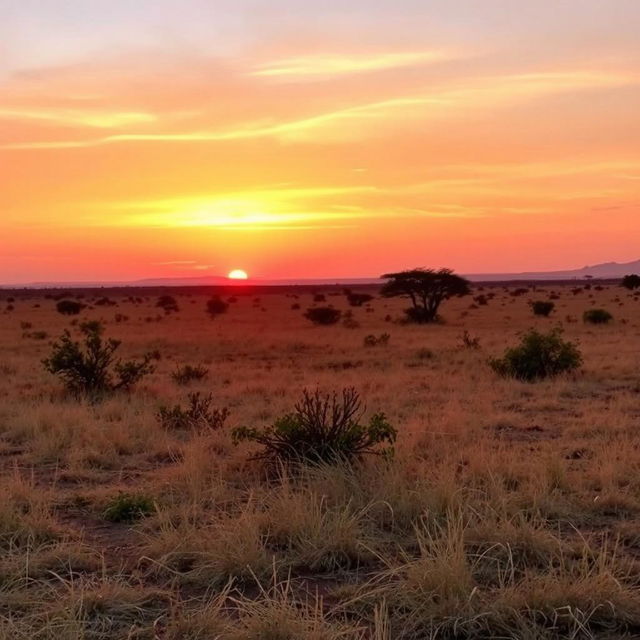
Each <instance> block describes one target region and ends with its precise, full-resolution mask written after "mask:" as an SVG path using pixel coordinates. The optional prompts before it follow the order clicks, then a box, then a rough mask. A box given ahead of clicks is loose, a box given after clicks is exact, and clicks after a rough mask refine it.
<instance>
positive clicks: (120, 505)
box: [104, 493, 155, 522]
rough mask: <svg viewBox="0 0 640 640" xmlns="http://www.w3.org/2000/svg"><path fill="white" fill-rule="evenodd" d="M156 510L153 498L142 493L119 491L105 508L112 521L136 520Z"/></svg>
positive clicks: (105, 512)
mask: <svg viewBox="0 0 640 640" xmlns="http://www.w3.org/2000/svg"><path fill="white" fill-rule="evenodd" d="M154 511H155V506H154V503H153V500H152V499H151V498H149V497H148V496H145V495H142V494H132V493H119V494H118V495H117V496H116V497H115V498H113V500H111V502H110V503H109V504H108V505H107V508H106V509H105V510H104V518H105V520H109V521H110V522H135V521H136V520H139V519H140V518H144V517H145V516H148V515H151V514H152V513H153V512H154Z"/></svg>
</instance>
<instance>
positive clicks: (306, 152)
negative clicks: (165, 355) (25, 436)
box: [0, 0, 640, 283]
mask: <svg viewBox="0 0 640 640" xmlns="http://www.w3.org/2000/svg"><path fill="white" fill-rule="evenodd" d="M0 6H1V8H2V11H1V21H0V283H22V282H31V281H40V280H47V281H51V280H56V281H63V280H74V281H78V280H96V279H98V280H122V279H135V278H144V277H169V276H178V277H188V276H196V275H198V276H201V275H206V274H211V275H218V274H226V273H228V272H229V271H230V270H231V269H233V268H242V269H244V270H246V271H247V272H248V273H249V274H250V275H251V276H254V277H260V278H292V277H334V276H335V277H338V276H342V277H346V276H377V275H379V274H380V273H382V272H384V271H387V270H391V269H398V268H405V267H414V266H434V267H440V266H449V267H452V268H454V269H456V270H458V271H461V272H467V273H468V272H496V271H502V272H503V271H520V270H546V269H556V268H558V269H559V268H570V267H580V266H582V265H584V264H593V263H596V262H604V261H609V260H617V261H620V262H622V261H630V260H635V259H638V258H640V37H639V36H638V33H639V31H640V1H639V0H606V1H604V0H539V1H538V2H529V1H526V2H525V1H524V0H341V1H333V0H322V1H318V2H308V1H307V0H262V1H257V0H254V1H249V0H154V1H151V0H129V1H127V2H124V1H114V0H46V1H43V0H2V1H0Z"/></svg>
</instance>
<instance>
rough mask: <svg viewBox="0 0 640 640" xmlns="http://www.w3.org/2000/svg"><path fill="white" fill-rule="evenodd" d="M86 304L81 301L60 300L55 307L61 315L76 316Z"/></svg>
mask: <svg viewBox="0 0 640 640" xmlns="http://www.w3.org/2000/svg"><path fill="white" fill-rule="evenodd" d="M86 306H87V305H85V304H82V302H76V301H75V300H60V302H58V303H57V304H56V309H57V311H58V313H61V314H62V315H63V316H77V315H78V314H79V313H80V312H81V311H82V310H83V309H84V308H85V307H86Z"/></svg>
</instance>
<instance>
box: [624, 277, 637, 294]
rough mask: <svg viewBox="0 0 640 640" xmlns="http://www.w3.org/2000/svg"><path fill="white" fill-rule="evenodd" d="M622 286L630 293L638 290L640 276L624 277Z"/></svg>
mask: <svg viewBox="0 0 640 640" xmlns="http://www.w3.org/2000/svg"><path fill="white" fill-rule="evenodd" d="M622 286H623V287H624V288H625V289H629V290H630V291H633V290H634V289H640V276H639V275H637V274H635V273H634V274H631V275H628V276H625V277H624V278H622Z"/></svg>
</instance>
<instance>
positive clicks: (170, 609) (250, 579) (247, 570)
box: [0, 285, 640, 640]
mask: <svg viewBox="0 0 640 640" xmlns="http://www.w3.org/2000/svg"><path fill="white" fill-rule="evenodd" d="M540 289H546V291H541V290H540ZM552 289H553V290H555V291H556V292H557V293H558V294H559V299H557V300H556V310H555V312H554V313H553V314H552V317H551V318H540V317H534V316H533V314H532V312H531V310H530V307H529V305H528V304H527V301H528V299H529V298H531V299H534V298H535V299H543V298H544V297H545V296H546V295H548V294H549V293H550V291H551V290H552ZM488 291H494V292H495V293H496V295H495V297H494V298H493V299H492V300H490V301H489V304H488V305H486V306H479V307H477V308H470V305H471V299H470V298H465V299H459V300H454V301H451V302H449V303H447V304H446V305H445V306H444V307H443V315H444V317H445V319H446V322H445V323H444V324H438V325H433V326H411V325H406V324H401V323H399V322H395V321H386V320H385V317H386V316H387V315H390V316H391V317H392V318H394V319H395V318H400V316H401V315H402V314H401V311H402V303H400V302H398V301H395V300H382V299H375V300H373V301H372V302H371V303H369V304H368V305H367V307H369V308H370V309H371V311H368V310H367V307H363V308H356V309H351V311H353V317H354V320H355V321H356V322H355V323H348V326H344V325H342V324H338V325H336V326H333V327H316V326H313V325H312V324H311V323H310V322H309V321H308V320H306V319H305V318H304V317H303V315H302V311H301V310H294V309H292V308H291V306H292V304H293V303H294V302H296V300H295V299H294V298H293V297H292V294H293V293H295V292H294V291H293V290H292V291H291V292H290V293H288V294H287V293H282V292H278V293H272V294H264V293H260V302H258V303H257V302H254V297H255V296H254V294H247V295H242V294H240V295H238V296H237V298H238V299H237V301H236V302H234V303H232V304H230V307H229V310H228V311H227V313H226V314H224V315H223V316H220V317H217V318H216V319H215V320H214V321H212V320H211V319H210V318H209V317H208V316H207V314H206V312H205V303H206V300H207V299H208V295H209V294H208V293H207V292H204V291H203V292H202V293H201V294H188V293H186V292H180V291H179V292H174V295H175V296H176V298H177V300H178V304H179V307H180V311H179V312H178V313H175V314H171V315H167V316H162V317H161V318H160V320H159V321H155V320H154V321H152V322H149V321H147V320H146V318H156V316H157V315H158V313H157V308H156V307H155V302H156V296H154V297H148V298H146V299H144V300H143V301H142V302H141V303H135V302H134V301H131V300H129V299H128V297H129V296H130V295H131V294H130V292H127V291H124V290H123V291H121V292H119V293H118V294H115V295H112V294H110V297H111V298H112V299H114V300H116V301H117V302H118V306H117V307H108V308H106V307H95V308H94V309H87V310H85V311H84V312H83V314H82V316H81V317H82V319H102V320H104V321H105V324H106V327H107V333H108V335H110V336H114V337H116V338H120V339H122V340H123V346H122V349H121V350H122V355H123V357H128V356H136V357H138V356H140V355H142V354H143V353H145V352H148V351H153V350H157V351H158V352H159V353H160V355H161V359H160V360H159V361H158V362H157V364H156V371H155V372H154V373H153V374H152V375H151V376H150V377H149V378H147V379H145V380H144V381H143V382H142V383H141V384H140V385H138V387H137V388H136V389H135V390H134V391H133V392H132V393H131V394H128V395H116V396H113V397H112V398H109V399H107V400H105V401H104V402H102V403H94V404H91V403H88V402H78V401H76V400H74V399H73V398H68V397H65V395H64V394H63V392H62V389H61V385H60V383H59V381H58V380H56V379H55V378H54V377H52V376H50V375H49V374H47V373H46V372H45V371H44V369H43V367H42V366H41V360H42V359H43V358H44V357H46V356H47V355H48V353H49V351H50V349H51V342H52V341H53V340H54V339H55V338H56V337H57V336H58V335H60V333H61V332H62V330H63V329H65V328H71V329H72V331H76V329H74V328H73V327H72V326H71V325H70V322H71V319H69V318H68V317H64V316H61V315H59V314H58V313H56V311H55V301H54V300H51V299H47V298H45V297H44V296H43V295H42V294H41V293H35V292H34V293H29V292H26V293H18V294H16V293H12V294H10V295H13V296H15V297H16V301H15V302H14V303H13V304H14V306H15V309H14V310H13V311H6V312H1V311H0V474H1V478H0V640H5V639H6V640H9V639H12V640H13V639H25V640H26V639H27V638H39V639H49V638H51V639H52V640H53V639H54V638H56V639H60V638H62V639H63V640H67V639H69V640H70V639H71V638H74V639H75V638H86V639H91V640H93V639H96V640H98V639H100V640H102V639H104V640H106V639H111V638H150V639H152V638H153V639H155V638H159V639H171V640H178V639H182V638H185V639H193V640H196V639H198V640H205V639H206V640H209V639H214V638H221V639H227V638H228V639H231V640H245V639H246V640H249V639H254V638H257V639H264V640H281V639H283V640H284V639H291V640H294V639H302V640H325V639H326V640H334V639H335V640H337V639H339V638H340V639H342V638H349V639H357V640H360V639H362V640H367V639H372V640H392V639H396V638H397V639H402V640H404V639H406V640H420V639H423V638H470V637H473V638H514V639H515V638H522V639H525V640H528V639H531V640H533V639H536V640H537V639H542V638H548V639H551V638H601V637H605V638H620V637H629V638H631V637H637V634H638V633H640V579H638V577H637V576H638V573H639V572H638V570H639V569H640V564H639V562H640V557H639V553H640V473H639V472H640V401H639V397H640V396H639V393H640V372H639V369H638V364H639V362H640V358H639V355H640V301H638V299H636V298H633V297H632V296H631V295H630V294H628V293H627V292H626V291H623V290H621V289H620V288H616V287H612V286H606V287H605V288H604V289H603V290H601V291H596V290H594V289H592V290H588V289H585V290H583V291H582V292H580V293H578V294H575V295H574V294H573V293H572V291H571V287H569V286H562V285H554V286H546V287H541V288H540V287H539V290H538V291H536V292H535V293H534V292H531V293H530V294H528V295H523V296H519V297H514V296H511V295H509V291H506V290H504V289H503V287H500V286H495V287H489V288H487V290H486V291H485V293H487V292H488ZM3 295H4V296H5V297H6V295H9V294H0V298H1V297H2V296H3ZM136 295H137V294H136ZM299 295H300V297H299V299H298V300H297V302H299V303H300V304H301V308H302V309H306V308H307V307H308V306H310V305H311V304H312V296H311V294H310V293H301V294H299ZM92 297H96V296H92V294H89V295H87V297H86V298H85V299H84V300H83V301H84V302H86V303H89V304H90V303H91V300H92ZM97 297H100V296H99V295H98V296H97ZM616 298H620V300H621V301H622V302H623V303H624V305H623V306H619V304H618V302H616V301H615V299H616ZM192 303H193V304H192ZM35 304H39V305H40V306H39V307H35V306H34V305H35ZM325 304H333V305H335V306H336V307H337V308H340V309H342V310H343V311H344V310H347V308H348V306H347V303H346V300H345V298H344V296H342V295H340V296H332V295H327V302H326V303H325ZM594 306H595V307H602V308H607V309H610V310H611V311H612V312H613V313H614V315H615V321H614V322H613V323H612V324H610V325H607V326H601V327H600V326H597V327H594V326H591V325H585V324H583V323H582V322H575V321H568V320H567V319H568V318H569V319H574V318H581V317H582V312H583V311H584V310H585V309H588V308H592V307H594ZM5 307H6V304H4V303H2V301H1V300H0V309H5ZM262 309H264V311H263V310H262ZM116 313H119V314H122V315H124V316H128V318H129V319H128V320H127V321H122V319H121V318H120V321H119V322H117V321H116V320H115V314H116ZM26 322H28V323H31V325H32V326H31V327H30V328H29V330H28V331H27V330H25V329H24V326H25V325H21V323H26ZM558 323H560V324H562V325H563V327H564V330H565V335H566V337H568V338H569V339H571V340H574V341H577V342H578V343H579V345H580V348H581V350H582V352H583V355H584V368H583V370H582V371H581V372H580V373H578V374H576V375H572V376H570V377H561V378H558V379H555V380H549V381H544V382H540V383H536V384H525V383H520V382H517V381H513V380H504V379H500V378H498V377H496V375H495V374H494V373H493V372H492V371H491V370H490V368H489V367H488V365H487V359H488V358H489V357H490V356H498V355H501V354H502V352H503V351H504V349H505V347H507V346H509V345H511V344H513V343H514V342H515V341H516V340H517V335H518V333H520V332H523V331H525V330H526V329H528V328H530V327H536V328H551V327H553V326H555V325H557V324H558ZM349 327H351V328H349ZM465 330H466V331H468V332H469V336H471V337H473V338H478V340H479V345H480V348H470V347H469V346H465V344H464V342H463V334H464V332H465ZM37 331H46V332H47V335H48V336H49V337H47V338H45V339H40V338H37V339H36V338H34V337H32V336H31V334H32V333H33V332H37ZM383 333H388V334H390V336H391V337H390V340H389V343H388V344H387V345H386V346H384V347H380V348H367V347H366V346H364V344H363V339H364V337H365V336H366V335H370V334H373V335H380V334H383ZM188 364H191V365H202V366H205V367H206V368H207V369H209V375H208V377H207V378H206V379H203V380H199V381H194V382H192V383H191V384H190V385H189V388H188V389H187V390H185V389H184V388H183V387H180V386H179V385H177V384H176V383H175V381H173V380H172V377H171V374H172V372H174V371H175V370H176V369H177V367H181V366H184V365H188ZM347 386H354V387H356V388H357V389H358V391H359V392H360V393H361V395H362V397H363V399H364V400H365V401H366V404H367V406H368V409H369V411H370V412H374V411H384V412H385V413H386V414H387V416H388V418H389V420H390V422H391V423H392V424H393V425H394V426H396V427H397V428H398V431H399V437H398V442H397V445H396V455H395V457H394V458H393V459H392V460H382V459H376V458H373V457H371V458H369V459H365V460H363V461H362V463H361V464H358V465H355V466H354V467H351V468H350V467H347V466H325V467H316V468H308V469H303V470H297V471H293V470H291V469H285V468H282V469H276V470H274V469H266V468H263V467H262V466H261V464H260V463H259V462H257V461H251V457H252V454H254V453H255V450H254V449H252V448H251V446H250V445H248V444H242V445H240V446H238V447H236V446H234V445H233V444H232V441H231V436H230V430H231V429H232V428H233V427H235V426H260V425H263V424H267V423H269V422H270V421H272V420H273V419H275V418H276V417H278V416H281V415H282V414H283V413H285V412H287V411H289V410H290V409H291V408H292V406H293V403H294V402H295V401H296V400H297V399H298V396H299V394H300V392H301V391H302V389H303V388H305V387H308V388H311V389H313V388H315V387H320V388H321V389H323V390H327V391H331V390H334V389H336V390H340V389H341V388H343V387H347ZM196 391H201V392H202V393H205V394H207V393H213V396H214V398H215V401H216V403H217V406H218V407H219V408H222V407H228V408H229V410H230V417H229V419H228V422H227V426H226V427H224V428H223V429H221V430H219V431H210V432H207V431H206V430H205V431H202V430H193V431H189V430H186V431H185V430H179V431H168V430H165V429H163V428H162V426H161V424H160V423H159V421H158V420H157V418H156V414H157V412H158V409H159V407H160V406H173V405H174V404H177V403H184V401H185V399H186V394H187V393H188V392H196ZM120 492H127V493H134V494H140V495H144V496H147V497H149V498H150V499H151V500H152V501H153V503H154V504H155V511H154V513H152V514H151V515H149V516H148V517H145V518H143V519H141V520H139V521H137V522H135V523H133V524H126V523H118V522H116V523H112V522H107V521H106V520H105V518H104V509H105V507H106V505H108V504H110V503H111V501H112V500H113V498H114V497H116V496H117V495H118V494H119V493H120Z"/></svg>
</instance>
